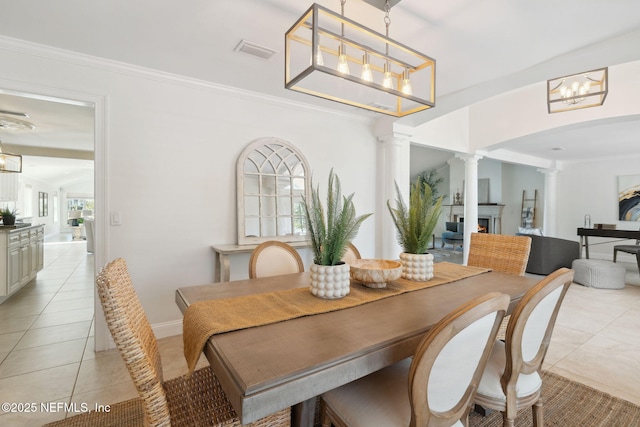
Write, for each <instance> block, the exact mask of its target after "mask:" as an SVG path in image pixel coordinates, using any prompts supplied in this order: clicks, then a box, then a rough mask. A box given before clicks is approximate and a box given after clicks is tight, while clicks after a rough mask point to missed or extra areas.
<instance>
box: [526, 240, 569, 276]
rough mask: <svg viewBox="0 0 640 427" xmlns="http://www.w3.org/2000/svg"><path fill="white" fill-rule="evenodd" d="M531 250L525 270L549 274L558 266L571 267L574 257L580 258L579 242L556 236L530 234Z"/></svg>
mask: <svg viewBox="0 0 640 427" xmlns="http://www.w3.org/2000/svg"><path fill="white" fill-rule="evenodd" d="M527 237H530V238H531V252H530V253H529V262H528V263H527V268H526V272H527V273H532V274H544V275H547V274H550V273H553V272H554V271H556V270H557V269H559V268H560V267H567V268H571V263H572V262H573V260H574V259H577V258H580V243H578V242H574V241H572V240H565V239H559V238H557V237H546V236H532V235H527Z"/></svg>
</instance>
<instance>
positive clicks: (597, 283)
mask: <svg viewBox="0 0 640 427" xmlns="http://www.w3.org/2000/svg"><path fill="white" fill-rule="evenodd" d="M571 268H572V269H573V270H574V271H575V275H574V277H573V281H574V282H576V283H579V284H581V285H584V286H587V287H591V288H599V289H622V288H624V277H625V275H626V270H625V268H624V267H623V266H621V265H619V264H616V263H613V262H611V261H604V260H600V259H576V260H574V261H573V263H572V264H571Z"/></svg>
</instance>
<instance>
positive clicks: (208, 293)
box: [176, 272, 537, 427]
mask: <svg viewBox="0 0 640 427" xmlns="http://www.w3.org/2000/svg"><path fill="white" fill-rule="evenodd" d="M400 280H402V279H400ZM535 283H537V279H535V278H530V277H521V276H514V275H510V274H505V273H497V272H487V273H483V274H479V275H476V276H473V277H469V278H465V279H461V280H458V281H454V282H451V283H446V284H443V285H438V286H433V287H429V288H426V289H422V290H418V291H413V292H408V293H403V294H400V295H396V296H393V297H389V298H385V299H381V300H378V301H374V302H370V303H366V304H363V305H359V306H356V307H351V308H346V309H342V310H337V311H332V312H328V313H323V314H315V315H311V316H304V317H299V318H295V319H291V320H286V321H282V322H277V323H273V324H268V325H264V326H257V327H251V328H247V329H241V330H235V331H232V332H225V333H221V334H217V335H213V336H211V337H210V338H209V340H208V341H207V343H206V345H205V348H204V350H203V351H204V354H205V355H206V357H207V359H208V361H209V363H210V365H211V367H212V369H213V371H214V372H215V374H216V376H217V377H218V379H219V381H220V383H221V385H222V388H223V389H224V391H225V393H226V394H227V397H228V398H229V400H230V402H231V404H232V406H233V407H234V409H235V410H236V413H237V414H238V416H239V418H240V420H241V422H242V424H248V423H251V422H253V421H256V420H258V419H260V418H262V417H264V416H267V415H269V414H272V413H274V412H276V411H279V410H281V409H284V408H287V407H293V409H292V414H293V415H292V425H294V426H305V427H306V426H312V425H313V416H314V407H315V399H316V397H317V396H319V395H321V394H322V393H324V392H326V391H328V390H331V389H333V388H336V387H338V386H341V385H343V384H347V383H349V382H351V381H354V380H356V379H358V378H361V377H363V376H365V375H368V374H370V373H372V372H375V371H377V370H379V369H382V368H384V367H386V366H389V365H392V364H394V363H396V362H398V361H400V360H402V359H404V358H406V357H409V356H411V355H412V354H413V352H414V350H415V348H416V346H417V344H418V343H419V341H420V340H421V338H422V337H423V336H424V334H425V333H426V332H428V331H429V329H430V328H431V327H432V326H433V325H434V324H435V323H437V322H438V321H439V320H440V319H442V318H443V317H444V316H445V315H446V314H448V313H449V312H451V311H452V310H453V309H455V308H456V307H458V306H459V305H461V304H463V303H465V302H467V301H469V300H471V299H473V298H475V297H477V296H480V295H484V294H486V293H488V292H493V291H497V292H502V293H505V294H508V295H510V297H511V306H510V308H509V310H511V309H513V307H514V306H515V304H516V303H517V302H518V301H519V300H520V299H521V298H522V296H523V295H524V293H525V292H526V291H527V290H528V289H530V288H531V287H533V285H534V284H535ZM308 286H309V273H297V274H288V275H281V276H274V277H266V278H259V279H248V280H237V281H230V282H223V283H215V284H207V285H200V286H190V287H183V288H179V289H178V290H177V291H176V303H177V305H178V307H179V308H180V310H181V311H182V312H183V313H184V312H185V311H186V309H187V307H189V305H191V304H193V303H195V302H198V301H204V300H211V299H222V298H231V297H239V296H243V295H251V294H258V293H268V292H273V291H277V290H285V289H293V288H300V287H308ZM352 286H361V285H360V284H357V283H352Z"/></svg>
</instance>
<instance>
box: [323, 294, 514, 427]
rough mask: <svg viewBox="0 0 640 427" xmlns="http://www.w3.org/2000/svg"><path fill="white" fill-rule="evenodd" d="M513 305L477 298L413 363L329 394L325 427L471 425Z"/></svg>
mask: <svg viewBox="0 0 640 427" xmlns="http://www.w3.org/2000/svg"><path fill="white" fill-rule="evenodd" d="M509 301H510V299H509V296H507V295H504V294H500V293H497V292H493V293H490V294H487V295H484V296H481V297H479V298H476V299H474V300H472V301H470V302H468V303H466V304H464V305H462V306H461V307H458V308H457V309H456V310H454V311H453V312H451V313H450V314H449V315H447V316H445V317H444V318H443V319H442V320H441V321H440V322H438V323H437V324H436V325H435V326H433V328H431V330H430V331H429V332H428V333H427V334H426V335H425V337H424V338H423V339H422V341H421V342H420V344H419V345H418V347H417V349H416V351H415V354H414V357H413V358H408V359H404V360H402V361H400V362H398V363H396V364H394V365H392V366H389V367H387V368H384V369H382V370H380V371H378V372H375V373H373V374H371V375H368V376H366V377H363V378H361V379H359V380H356V381H354V382H351V383H349V384H346V385H344V386H342V387H339V388H337V389H334V390H331V391H329V392H327V393H325V394H323V395H322V402H321V411H322V425H323V427H329V426H330V425H331V424H333V425H334V426H337V427H344V426H351V427H371V426H385V427H392V426H398V427H407V426H462V425H463V423H462V422H461V420H464V421H465V425H466V424H467V423H466V420H467V418H468V414H469V408H470V404H471V402H472V401H473V395H474V394H475V391H476V388H477V386H478V381H479V380H480V377H481V375H482V371H483V369H484V365H485V363H486V360H487V357H488V356H489V354H490V352H491V348H492V346H493V344H494V342H495V337H496V333H497V331H498V327H499V326H500V321H501V320H502V318H503V317H504V314H505V312H506V310H507V308H508V306H509Z"/></svg>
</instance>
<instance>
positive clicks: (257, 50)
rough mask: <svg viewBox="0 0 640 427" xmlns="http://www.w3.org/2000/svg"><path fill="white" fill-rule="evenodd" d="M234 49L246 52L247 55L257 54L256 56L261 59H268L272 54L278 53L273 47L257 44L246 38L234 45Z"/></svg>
mask: <svg viewBox="0 0 640 427" xmlns="http://www.w3.org/2000/svg"><path fill="white" fill-rule="evenodd" d="M234 51H235V52H242V53H247V54H249V55H253V56H257V57H258V58H262V59H269V58H271V57H272V56H273V55H275V54H276V53H278V51H277V50H273V49H271V48H268V47H265V46H260V45H258V44H255V43H253V42H250V41H247V40H242V41H241V42H240V43H239V44H238V46H236V48H235V49H234Z"/></svg>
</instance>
